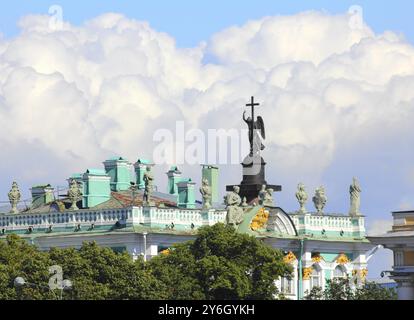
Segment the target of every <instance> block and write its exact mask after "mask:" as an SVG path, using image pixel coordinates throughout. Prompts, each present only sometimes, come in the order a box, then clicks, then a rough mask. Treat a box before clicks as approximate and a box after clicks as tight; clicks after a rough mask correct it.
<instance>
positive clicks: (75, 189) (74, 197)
mask: <svg viewBox="0 0 414 320" xmlns="http://www.w3.org/2000/svg"><path fill="white" fill-rule="evenodd" d="M81 195H82V193H81V191H80V190H79V185H78V182H77V181H76V180H74V179H72V180H71V181H70V187H69V191H68V197H69V200H70V202H71V203H72V205H71V207H70V210H79V208H78V206H77V205H76V203H77V202H78V201H79V199H80V196H81Z"/></svg>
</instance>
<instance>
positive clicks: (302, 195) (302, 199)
mask: <svg viewBox="0 0 414 320" xmlns="http://www.w3.org/2000/svg"><path fill="white" fill-rule="evenodd" d="M296 199H298V202H299V205H300V208H299V213H306V208H305V204H306V201H308V194H307V192H306V190H305V185H304V184H303V183H299V185H298V191H297V192H296Z"/></svg>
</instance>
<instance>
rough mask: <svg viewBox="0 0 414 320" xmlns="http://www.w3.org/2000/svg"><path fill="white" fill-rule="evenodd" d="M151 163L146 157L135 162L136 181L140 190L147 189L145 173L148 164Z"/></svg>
mask: <svg viewBox="0 0 414 320" xmlns="http://www.w3.org/2000/svg"><path fill="white" fill-rule="evenodd" d="M149 164H150V162H149V161H148V160H146V159H138V161H137V162H135V164H134V168H135V175H136V183H137V186H138V189H139V190H143V189H145V182H144V173H145V171H146V170H147V166H148V165H149Z"/></svg>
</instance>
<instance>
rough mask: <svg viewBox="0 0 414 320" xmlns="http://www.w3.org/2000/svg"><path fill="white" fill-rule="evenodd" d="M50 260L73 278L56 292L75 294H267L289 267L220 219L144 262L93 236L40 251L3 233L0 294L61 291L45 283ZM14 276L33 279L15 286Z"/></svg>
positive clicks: (52, 295) (38, 295) (36, 295)
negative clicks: (105, 245) (75, 244)
mask: <svg viewBox="0 0 414 320" xmlns="http://www.w3.org/2000/svg"><path fill="white" fill-rule="evenodd" d="M52 265H59V266H61V267H62V270H63V277H64V279H70V280H71V281H72V284H73V288H72V290H70V291H66V292H64V294H63V298H64V299H82V300H88V299H93V300H101V299H273V298H275V296H276V295H277V288H276V286H275V280H276V279H277V278H278V277H280V276H290V275H291V272H292V269H291V266H290V265H287V264H285V263H284V262H283V254H282V252H280V251H279V250H275V249H272V248H271V247H269V246H266V245H265V244H264V243H263V242H262V241H260V240H258V239H256V238H255V237H252V236H248V235H245V234H239V233H237V232H236V231H235V230H234V229H233V228H232V227H229V226H225V225H224V224H216V225H215V226H213V227H203V228H201V229H200V230H199V233H198V236H197V238H196V239H195V240H194V241H189V242H186V243H181V244H177V245H174V246H173V247H171V248H170V249H169V251H168V254H161V255H159V256H157V257H155V258H153V259H151V260H150V261H149V262H144V261H143V260H142V259H138V260H136V261H133V259H132V258H131V256H130V255H129V254H128V253H126V252H124V253H116V252H114V251H113V250H111V249H110V248H103V247H99V246H98V245H97V244H96V243H94V242H91V243H84V244H83V245H82V247H81V248H80V249H79V250H76V249H73V248H68V249H57V248H53V249H51V250H50V251H49V252H42V251H39V250H38V249H37V248H36V247H35V246H33V245H30V244H28V243H27V242H26V241H25V240H23V239H21V238H19V237H18V236H16V235H9V236H8V237H7V239H6V241H1V242H0V299H56V298H57V297H58V296H59V295H60V291H59V292H52V291H50V290H48V287H47V286H48V281H49V278H50V277H51V274H49V267H50V266H52ZM18 276H19V277H23V278H24V279H25V280H26V281H27V283H30V284H32V285H27V286H24V287H21V288H15V287H14V279H15V278H16V277H18ZM55 291H56V290H55Z"/></svg>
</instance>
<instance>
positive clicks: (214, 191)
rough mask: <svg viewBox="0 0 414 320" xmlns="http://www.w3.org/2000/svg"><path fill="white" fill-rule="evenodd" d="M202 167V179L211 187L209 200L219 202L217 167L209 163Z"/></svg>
mask: <svg viewBox="0 0 414 320" xmlns="http://www.w3.org/2000/svg"><path fill="white" fill-rule="evenodd" d="M202 167H203V169H202V176H203V178H202V179H203V180H204V179H207V180H208V183H209V185H210V188H211V202H212V203H219V181H218V179H219V168H218V167H214V166H210V165H203V166H202Z"/></svg>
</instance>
